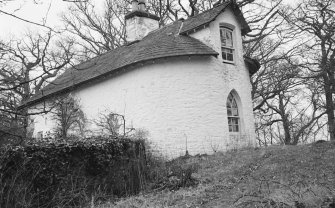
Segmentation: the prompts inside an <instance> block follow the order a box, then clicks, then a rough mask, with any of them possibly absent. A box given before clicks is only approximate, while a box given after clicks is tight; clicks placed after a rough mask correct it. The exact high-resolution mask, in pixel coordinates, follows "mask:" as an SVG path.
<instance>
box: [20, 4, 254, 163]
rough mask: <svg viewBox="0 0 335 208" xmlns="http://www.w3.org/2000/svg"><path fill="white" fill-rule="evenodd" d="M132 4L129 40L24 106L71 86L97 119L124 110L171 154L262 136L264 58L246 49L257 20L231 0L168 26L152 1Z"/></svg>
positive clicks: (42, 124)
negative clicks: (258, 129)
mask: <svg viewBox="0 0 335 208" xmlns="http://www.w3.org/2000/svg"><path fill="white" fill-rule="evenodd" d="M132 6H133V11H132V12H131V13H129V14H127V15H126V16H125V21H126V33H127V40H128V43H127V44H126V45H124V46H122V47H119V48H117V49H115V50H112V51H110V52H107V53H105V54H103V55H101V56H98V57H95V58H93V59H91V60H89V61H87V62H84V63H82V64H79V65H78V66H76V67H73V68H70V69H68V70H66V71H65V72H64V73H63V74H62V75H60V76H59V77H58V78H56V79H55V80H54V81H53V82H52V83H51V84H49V85H48V86H46V87H45V88H44V89H43V90H42V91H41V92H39V93H37V94H36V95H35V96H34V97H32V98H31V99H30V100H28V101H27V102H25V103H24V104H23V105H22V107H28V108H29V109H30V110H31V111H33V109H35V108H40V107H43V106H47V105H48V102H49V100H50V99H51V98H53V97H55V96H58V95H62V94H66V93H69V92H71V94H72V95H73V96H75V97H77V98H79V100H80V104H81V106H82V110H83V111H84V113H85V115H86V117H87V118H88V119H89V120H94V119H95V118H97V117H98V115H99V114H100V113H101V112H104V111H105V110H106V109H110V110H112V111H114V112H116V113H119V114H123V115H125V118H126V120H127V123H128V124H132V126H133V127H134V128H142V129H146V130H147V131H148V132H149V139H150V141H151V143H152V144H153V145H154V146H155V147H156V148H157V149H158V150H160V151H161V152H162V153H163V154H164V155H166V156H169V157H173V156H179V155H182V154H185V151H186V148H187V150H188V152H189V153H190V154H197V153H212V152H213V150H215V151H216V150H225V149H227V148H235V147H240V146H245V145H250V144H255V129H254V117H253V111H252V100H251V84H250V76H251V75H252V74H253V73H255V72H256V71H257V70H258V69H259V63H258V62H257V61H256V60H254V59H251V58H247V57H244V56H243V47H242V36H243V35H245V34H246V33H248V32H250V28H249V26H248V25H247V23H246V21H245V19H244V18H243V15H242V13H241V11H240V10H239V8H238V6H237V5H236V4H235V3H232V2H230V1H229V2H224V3H222V4H219V5H217V6H215V7H214V8H212V9H210V10H208V11H205V12H203V13H201V14H198V15H196V16H194V17H191V18H189V19H187V20H178V21H176V22H173V23H172V24H169V25H167V26H164V27H162V28H159V24H158V21H159V18H158V17H157V16H155V15H152V14H149V13H147V12H146V11H145V1H140V2H138V1H137V0H133V5H132ZM33 120H34V129H35V130H34V136H37V134H39V135H43V134H46V132H50V131H52V129H53V128H54V125H55V122H54V121H53V120H52V117H51V115H50V114H49V113H47V114H41V115H36V116H34V117H33ZM89 128H90V129H91V130H92V131H93V132H94V129H96V128H97V127H96V126H95V125H94V123H93V122H92V123H91V124H90V126H89Z"/></svg>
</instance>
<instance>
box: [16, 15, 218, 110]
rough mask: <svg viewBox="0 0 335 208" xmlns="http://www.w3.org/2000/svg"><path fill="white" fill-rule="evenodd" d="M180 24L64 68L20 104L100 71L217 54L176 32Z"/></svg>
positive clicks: (73, 85) (68, 87)
mask: <svg viewBox="0 0 335 208" xmlns="http://www.w3.org/2000/svg"><path fill="white" fill-rule="evenodd" d="M181 24H182V23H181V21H176V22H174V23H173V24H171V25H168V26H166V27H163V28H161V29H159V30H157V31H155V32H152V33H151V34H149V35H148V36H146V37H145V38H143V39H142V40H141V41H139V42H135V43H133V44H131V45H125V46H122V47H119V48H117V49H115V50H112V51H109V52H107V53H105V54H103V55H100V56H97V57H95V58H93V59H90V60H88V61H86V62H84V63H81V64H79V65H77V66H74V67H72V68H69V69H67V70H66V71H65V72H64V73H63V74H61V75H60V76H59V77H57V78H56V79H55V80H54V81H52V82H51V83H50V84H48V85H47V86H46V87H44V88H43V89H42V90H41V91H40V92H38V93H37V94H35V95H34V96H33V97H32V98H30V99H29V100H28V101H26V102H25V103H23V105H22V106H21V107H25V106H30V105H33V104H34V103H37V102H40V101H42V100H43V99H45V98H47V97H51V96H53V95H55V94H59V93H63V92H66V91H69V90H72V89H74V88H76V87H79V86H81V85H83V84H85V83H87V82H89V81H93V80H94V79H97V78H100V77H102V76H103V75H106V74H108V73H111V72H115V71H117V70H119V69H122V68H124V67H126V66H129V65H133V64H136V63H139V62H143V61H148V60H153V59H158V58H165V57H175V56H190V55H208V56H217V55H218V53H217V52H216V51H214V50H213V49H212V48H210V47H208V46H207V45H205V44H204V43H202V42H201V41H199V40H197V39H195V38H192V37H189V36H182V35H178V34H177V33H178V31H179V28H180V27H181Z"/></svg>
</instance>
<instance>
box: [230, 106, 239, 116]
mask: <svg viewBox="0 0 335 208" xmlns="http://www.w3.org/2000/svg"><path fill="white" fill-rule="evenodd" d="M231 111H232V116H238V110H237V108H233V109H231Z"/></svg>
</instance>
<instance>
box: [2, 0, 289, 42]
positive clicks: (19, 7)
mask: <svg viewBox="0 0 335 208" xmlns="http://www.w3.org/2000/svg"><path fill="white" fill-rule="evenodd" d="M34 2H37V4H36V3H34ZM284 2H285V3H290V4H292V2H293V1H292V0H284ZM93 3H94V4H95V6H96V7H98V8H99V7H102V6H103V1H102V0H93ZM71 4H73V3H72V2H66V1H63V0H8V2H7V3H6V4H4V5H2V4H1V3H0V10H3V11H5V12H7V13H11V14H14V15H16V16H19V17H21V18H24V19H27V20H30V21H33V22H36V23H40V24H43V22H44V21H45V22H46V25H47V26H49V27H52V28H54V29H57V28H59V27H61V25H62V23H61V21H60V14H61V13H62V12H65V11H66V9H67V7H69V6H70V5H71ZM41 29H43V28H41V27H38V26H34V25H32V24H28V23H26V22H24V21H21V20H18V19H15V18H13V17H10V16H8V15H5V14H3V13H1V12H0V38H4V39H6V38H10V37H13V36H14V37H20V36H21V35H22V34H24V33H25V32H27V31H29V30H31V31H35V30H37V31H38V30H41Z"/></svg>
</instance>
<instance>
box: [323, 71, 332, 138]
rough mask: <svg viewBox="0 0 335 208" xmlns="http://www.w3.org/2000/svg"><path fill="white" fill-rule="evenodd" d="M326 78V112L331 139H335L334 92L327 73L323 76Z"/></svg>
mask: <svg viewBox="0 0 335 208" xmlns="http://www.w3.org/2000/svg"><path fill="white" fill-rule="evenodd" d="M323 80H324V90H325V96H326V112H327V116H328V131H329V136H330V140H331V141H335V120H334V103H333V93H332V90H331V83H330V82H329V79H328V77H327V74H324V76H323Z"/></svg>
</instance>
